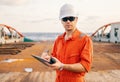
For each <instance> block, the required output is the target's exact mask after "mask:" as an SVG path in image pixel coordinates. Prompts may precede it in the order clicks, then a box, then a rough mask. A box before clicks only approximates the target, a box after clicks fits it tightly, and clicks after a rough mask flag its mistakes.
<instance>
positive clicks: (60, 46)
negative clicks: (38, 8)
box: [52, 29, 93, 82]
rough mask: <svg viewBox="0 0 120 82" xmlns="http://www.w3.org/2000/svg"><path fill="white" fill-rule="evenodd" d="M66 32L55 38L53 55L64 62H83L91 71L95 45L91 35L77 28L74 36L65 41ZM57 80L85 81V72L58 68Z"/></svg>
mask: <svg viewBox="0 0 120 82" xmlns="http://www.w3.org/2000/svg"><path fill="white" fill-rule="evenodd" d="M65 34H66V33H64V34H62V35H60V36H58V38H57V39H56V40H55V43H54V46H53V51H52V55H53V56H54V57H56V58H57V59H59V60H60V61H61V62H62V63H64V64H74V63H81V64H82V65H83V66H84V68H85V69H86V70H87V71H89V70H90V68H91V62H92V54H93V53H92V52H93V46H92V41H91V39H90V37H88V36H87V35H83V34H82V33H81V32H80V31H79V30H77V29H76V30H75V31H74V33H73V35H72V38H70V39H69V40H67V41H65V40H64V36H65ZM56 74H57V76H56V82H84V75H85V72H79V73H78V72H71V71H68V70H64V69H63V70H62V71H60V70H56Z"/></svg>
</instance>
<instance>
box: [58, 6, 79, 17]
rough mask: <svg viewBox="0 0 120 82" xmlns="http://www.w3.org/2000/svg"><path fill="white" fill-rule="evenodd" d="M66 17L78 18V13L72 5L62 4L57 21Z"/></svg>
mask: <svg viewBox="0 0 120 82" xmlns="http://www.w3.org/2000/svg"><path fill="white" fill-rule="evenodd" d="M68 16H73V17H78V12H77V10H76V9H75V7H74V6H73V5H71V4H64V5H63V6H62V7H61V9H60V15H59V19H62V18H64V17H68Z"/></svg>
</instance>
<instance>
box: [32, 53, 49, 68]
mask: <svg viewBox="0 0 120 82" xmlns="http://www.w3.org/2000/svg"><path fill="white" fill-rule="evenodd" d="M32 57H34V58H35V59H37V60H38V61H40V62H41V63H43V64H44V65H47V66H48V64H50V62H49V61H47V60H45V59H43V58H41V57H40V56H37V55H32Z"/></svg>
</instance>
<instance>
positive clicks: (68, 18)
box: [62, 17, 75, 22]
mask: <svg viewBox="0 0 120 82" xmlns="http://www.w3.org/2000/svg"><path fill="white" fill-rule="evenodd" d="M68 20H69V21H70V22H72V21H74V20H75V17H64V18H62V21H64V22H67V21H68Z"/></svg>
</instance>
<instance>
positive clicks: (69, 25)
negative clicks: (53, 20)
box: [61, 16, 78, 31]
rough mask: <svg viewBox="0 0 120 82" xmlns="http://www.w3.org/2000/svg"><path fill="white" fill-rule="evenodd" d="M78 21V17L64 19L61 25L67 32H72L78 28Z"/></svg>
mask: <svg viewBox="0 0 120 82" xmlns="http://www.w3.org/2000/svg"><path fill="white" fill-rule="evenodd" d="M77 20H78V18H77V17H71V16H70V17H64V18H62V19H61V23H62V24H63V26H64V28H65V30H66V31H72V30H74V28H76V24H77Z"/></svg>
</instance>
